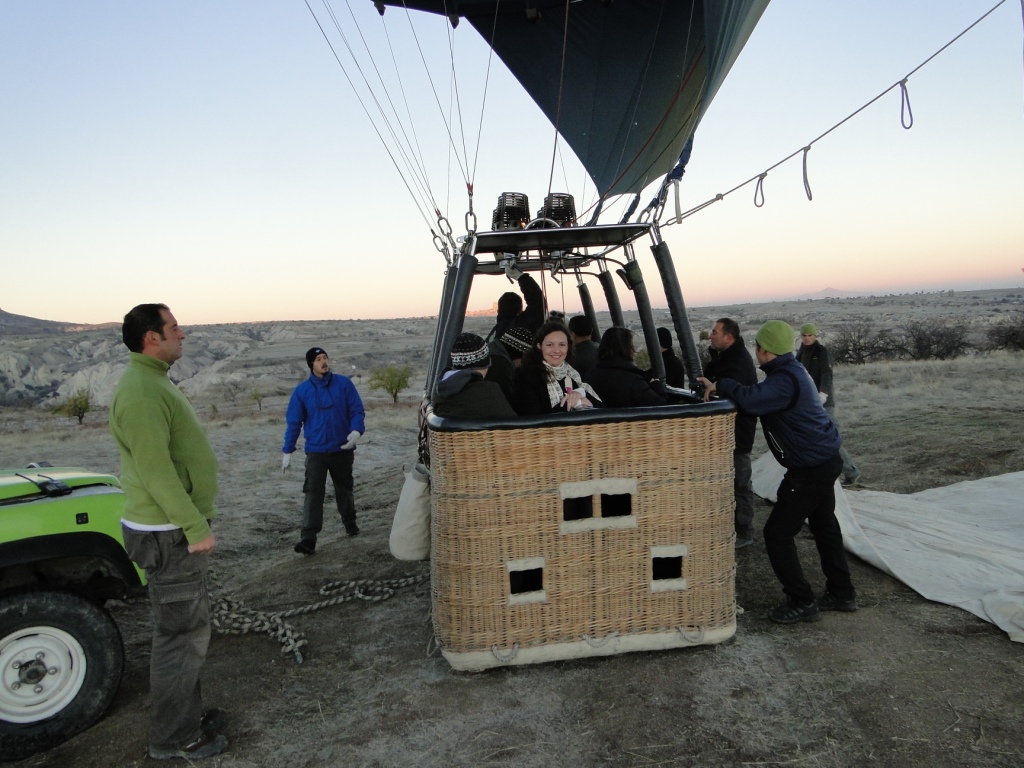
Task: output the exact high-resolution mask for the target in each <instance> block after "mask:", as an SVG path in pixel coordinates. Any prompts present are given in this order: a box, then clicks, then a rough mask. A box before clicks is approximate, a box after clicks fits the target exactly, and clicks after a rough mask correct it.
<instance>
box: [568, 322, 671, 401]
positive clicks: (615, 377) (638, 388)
mask: <svg viewBox="0 0 1024 768" xmlns="http://www.w3.org/2000/svg"><path fill="white" fill-rule="evenodd" d="M635 353H636V350H635V349H634V348H633V332H632V331H630V330H629V329H628V328H609V329H608V330H607V331H605V332H604V335H603V336H602V337H601V345H600V347H599V348H598V350H597V363H596V364H595V365H594V367H593V368H591V369H590V373H588V374H587V375H586V376H584V381H586V382H587V383H588V384H590V385H591V386H592V387H594V389H596V390H597V391H598V392H600V393H601V402H602V403H603V404H604V405H606V406H607V407H609V408H633V407H636V406H639V405H664V404H665V402H666V397H665V386H664V385H663V384H662V383H661V381H660V380H658V379H655V380H654V381H652V382H651V383H648V382H647V377H646V376H645V375H644V372H643V371H641V370H640V369H639V368H637V367H636V365H635V364H634V363H633V355H634V354H635Z"/></svg>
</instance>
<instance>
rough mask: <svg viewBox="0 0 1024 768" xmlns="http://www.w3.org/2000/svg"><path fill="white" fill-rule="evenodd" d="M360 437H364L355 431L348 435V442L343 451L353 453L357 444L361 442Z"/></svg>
mask: <svg viewBox="0 0 1024 768" xmlns="http://www.w3.org/2000/svg"><path fill="white" fill-rule="evenodd" d="M360 437H362V435H361V434H360V433H359V432H358V431H356V430H354V429H353V430H352V431H351V432H349V433H348V442H347V443H345V444H344V445H343V446H341V450H343V451H351V450H352V449H353V448H355V447H356V443H358V442H359V438H360Z"/></svg>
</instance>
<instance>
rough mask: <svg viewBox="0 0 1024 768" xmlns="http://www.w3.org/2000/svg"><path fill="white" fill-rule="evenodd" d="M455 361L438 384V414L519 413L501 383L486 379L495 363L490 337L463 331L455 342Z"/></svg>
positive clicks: (482, 415) (463, 416) (499, 415)
mask: <svg viewBox="0 0 1024 768" xmlns="http://www.w3.org/2000/svg"><path fill="white" fill-rule="evenodd" d="M451 363H452V364H451V369H450V370H448V371H446V372H445V373H444V375H443V376H442V377H441V381H440V383H439V384H438V385H437V397H436V398H435V399H434V413H435V414H436V415H437V416H442V417H450V418H451V417H454V418H461V419H474V418H475V419H481V418H505V417H512V416H515V415H516V412H515V411H513V410H512V406H511V405H509V404H508V400H506V399H505V395H504V394H503V393H502V391H501V387H499V386H498V385H497V384H495V383H494V382H493V381H487V380H486V376H487V369H488V368H489V367H490V365H491V356H490V353H489V352H488V349H487V342H486V341H484V340H483V339H482V338H480V337H479V336H477V335H476V334H475V333H461V334H459V336H458V338H456V339H455V344H454V345H453V346H452V355H451Z"/></svg>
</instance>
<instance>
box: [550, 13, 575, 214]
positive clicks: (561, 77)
mask: <svg viewBox="0 0 1024 768" xmlns="http://www.w3.org/2000/svg"><path fill="white" fill-rule="evenodd" d="M569 2H570V0H565V26H564V28H563V29H562V65H561V68H560V70H559V72H558V109H557V110H556V111H555V141H554V146H552V147H551V172H550V173H549V174H548V196H547V198H545V199H550V197H551V185H552V184H554V182H555V159H556V158H557V157H558V127H559V122H561V119H562V90H563V87H564V86H565V52H566V50H568V47H569Z"/></svg>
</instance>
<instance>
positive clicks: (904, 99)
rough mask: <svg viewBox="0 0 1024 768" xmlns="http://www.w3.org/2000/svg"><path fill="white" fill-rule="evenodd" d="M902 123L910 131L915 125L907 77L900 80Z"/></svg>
mask: <svg viewBox="0 0 1024 768" xmlns="http://www.w3.org/2000/svg"><path fill="white" fill-rule="evenodd" d="M900 125H902V126H903V127H904V128H905V129H906V130H908V131H909V130H910V129H911V128H913V127H914V110H913V109H911V108H910V93H908V92H907V78H903V79H902V80H900Z"/></svg>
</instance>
